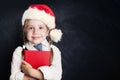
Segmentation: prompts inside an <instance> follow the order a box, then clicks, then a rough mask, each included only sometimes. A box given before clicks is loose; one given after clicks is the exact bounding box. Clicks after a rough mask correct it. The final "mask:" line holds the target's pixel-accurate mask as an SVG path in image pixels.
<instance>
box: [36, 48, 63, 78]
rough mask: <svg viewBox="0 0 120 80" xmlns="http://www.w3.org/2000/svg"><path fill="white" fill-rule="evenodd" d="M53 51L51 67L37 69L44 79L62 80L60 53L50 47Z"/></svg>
mask: <svg viewBox="0 0 120 80" xmlns="http://www.w3.org/2000/svg"><path fill="white" fill-rule="evenodd" d="M51 47H52V49H53V60H52V63H51V66H42V67H39V68H38V69H40V70H41V71H42V73H43V75H44V79H48V80H49V79H50V80H60V79H61V78H62V63H61V52H60V51H59V49H58V48H57V47H55V46H51Z"/></svg>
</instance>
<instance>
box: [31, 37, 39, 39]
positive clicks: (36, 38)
mask: <svg viewBox="0 0 120 80" xmlns="http://www.w3.org/2000/svg"><path fill="white" fill-rule="evenodd" d="M32 38H33V39H39V38H40V37H36V36H33V37H32Z"/></svg>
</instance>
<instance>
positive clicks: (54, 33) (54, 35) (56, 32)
mask: <svg viewBox="0 0 120 80" xmlns="http://www.w3.org/2000/svg"><path fill="white" fill-rule="evenodd" d="M62 34H63V33H62V31H61V30H60V29H53V30H51V31H50V38H51V39H52V40H53V41H54V42H58V41H60V40H61V38H62Z"/></svg>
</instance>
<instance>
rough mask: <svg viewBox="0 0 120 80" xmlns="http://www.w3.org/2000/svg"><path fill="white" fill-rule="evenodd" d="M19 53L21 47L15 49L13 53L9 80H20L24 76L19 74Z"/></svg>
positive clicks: (20, 57)
mask: <svg viewBox="0 0 120 80" xmlns="http://www.w3.org/2000/svg"><path fill="white" fill-rule="evenodd" d="M21 52H22V47H17V48H16V49H15V51H14V52H13V57H12V62H11V74H10V80H22V78H23V76H24V73H22V72H21V60H22V56H21Z"/></svg>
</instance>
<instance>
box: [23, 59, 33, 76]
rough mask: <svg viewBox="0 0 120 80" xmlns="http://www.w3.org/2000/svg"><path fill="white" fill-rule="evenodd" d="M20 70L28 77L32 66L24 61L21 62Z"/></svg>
mask: <svg viewBox="0 0 120 80" xmlns="http://www.w3.org/2000/svg"><path fill="white" fill-rule="evenodd" d="M21 68H22V71H23V72H24V73H25V74H27V75H29V73H30V69H32V66H31V65H30V64H29V63H27V62H26V61H22V65H21Z"/></svg>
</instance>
